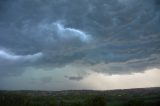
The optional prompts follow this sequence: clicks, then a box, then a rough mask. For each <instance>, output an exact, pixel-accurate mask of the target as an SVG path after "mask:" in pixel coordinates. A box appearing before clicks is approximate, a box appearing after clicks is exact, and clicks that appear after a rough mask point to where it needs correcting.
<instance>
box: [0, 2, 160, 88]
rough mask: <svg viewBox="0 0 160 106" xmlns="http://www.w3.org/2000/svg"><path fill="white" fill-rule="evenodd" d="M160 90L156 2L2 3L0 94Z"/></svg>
mask: <svg viewBox="0 0 160 106" xmlns="http://www.w3.org/2000/svg"><path fill="white" fill-rule="evenodd" d="M143 87H160V1H159V0H0V90H53V91H55V90H82V89H91V90H109V89H127V88H143Z"/></svg>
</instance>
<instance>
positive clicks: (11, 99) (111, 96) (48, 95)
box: [0, 88, 160, 106]
mask: <svg viewBox="0 0 160 106" xmlns="http://www.w3.org/2000/svg"><path fill="white" fill-rule="evenodd" d="M0 106H160V88H138V89H124V90H108V91H92V90H66V91H0Z"/></svg>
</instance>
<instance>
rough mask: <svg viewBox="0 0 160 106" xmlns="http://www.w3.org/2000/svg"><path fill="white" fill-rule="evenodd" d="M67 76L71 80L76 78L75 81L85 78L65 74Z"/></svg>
mask: <svg viewBox="0 0 160 106" xmlns="http://www.w3.org/2000/svg"><path fill="white" fill-rule="evenodd" d="M64 77H65V78H67V79H69V80H75V81H80V80H82V79H83V77H82V76H64Z"/></svg>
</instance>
